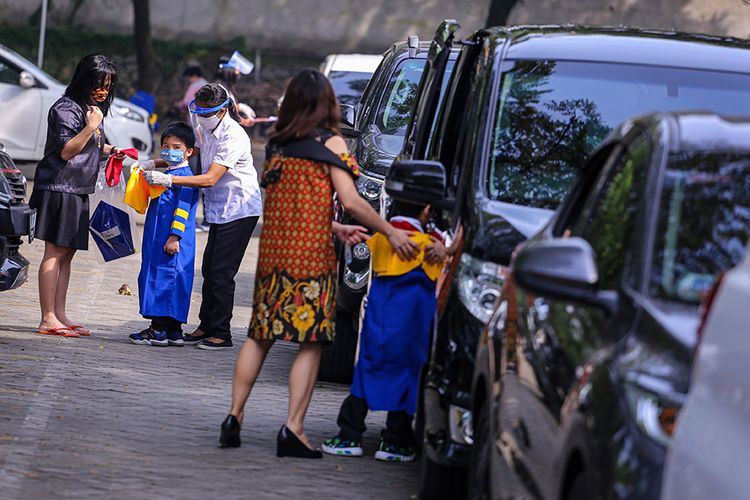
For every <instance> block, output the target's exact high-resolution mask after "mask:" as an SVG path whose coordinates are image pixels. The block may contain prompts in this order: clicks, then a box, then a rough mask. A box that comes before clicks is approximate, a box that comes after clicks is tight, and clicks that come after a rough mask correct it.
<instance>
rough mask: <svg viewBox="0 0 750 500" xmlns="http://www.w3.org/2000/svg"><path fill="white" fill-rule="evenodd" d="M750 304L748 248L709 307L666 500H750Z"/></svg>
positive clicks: (670, 459)
mask: <svg viewBox="0 0 750 500" xmlns="http://www.w3.org/2000/svg"><path fill="white" fill-rule="evenodd" d="M748 304H750V248H748V250H747V251H746V254H745V258H744V260H743V261H742V262H741V263H740V264H739V265H738V266H737V267H735V268H734V269H732V270H731V271H729V272H727V273H726V274H725V275H724V277H723V279H721V280H720V282H719V283H718V284H717V285H716V287H714V291H713V292H712V294H711V296H710V298H709V300H708V301H707V302H706V304H705V306H704V307H705V311H704V318H703V323H702V324H701V327H700V329H699V347H698V351H697V360H696V363H695V365H694V367H693V375H692V386H691V389H690V393H689V395H688V398H687V402H686V404H685V405H684V406H683V407H682V411H681V412H680V416H679V419H678V421H677V426H676V428H677V430H676V432H675V434H674V436H673V439H672V443H671V445H670V447H669V452H668V454H667V464H666V468H665V474H664V480H663V482H662V498H663V499H665V500H677V499H680V500H683V499H696V500H698V499H701V500H702V499H705V498H722V499H733V498H747V497H748V491H750V478H748V475H747V473H748V462H747V456H748V452H749V450H750V431H749V430H748V422H750V377H748V360H750V336H749V335H748V329H747V328H748V326H747V324H746V323H745V321H748V312H747V309H745V308H746V307H747V306H748ZM742 457H745V458H742Z"/></svg>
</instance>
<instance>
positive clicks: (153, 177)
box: [143, 170, 172, 188]
mask: <svg viewBox="0 0 750 500" xmlns="http://www.w3.org/2000/svg"><path fill="white" fill-rule="evenodd" d="M143 178H144V179H146V182H148V183H149V184H151V185H152V186H163V187H165V188H170V187H172V176H171V175H170V174H164V173H162V172H159V171H158V170H149V171H147V172H143Z"/></svg>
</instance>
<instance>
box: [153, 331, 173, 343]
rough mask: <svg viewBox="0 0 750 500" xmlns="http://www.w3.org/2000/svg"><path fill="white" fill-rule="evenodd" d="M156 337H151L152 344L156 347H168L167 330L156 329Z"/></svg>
mask: <svg viewBox="0 0 750 500" xmlns="http://www.w3.org/2000/svg"><path fill="white" fill-rule="evenodd" d="M153 332H154V337H153V338H152V339H151V341H150V342H151V345H152V346H156V347H167V346H168V345H169V339H168V338H167V332H166V331H162V332H160V331H158V330H154V331H153Z"/></svg>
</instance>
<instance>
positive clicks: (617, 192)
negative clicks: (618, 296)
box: [574, 134, 650, 290]
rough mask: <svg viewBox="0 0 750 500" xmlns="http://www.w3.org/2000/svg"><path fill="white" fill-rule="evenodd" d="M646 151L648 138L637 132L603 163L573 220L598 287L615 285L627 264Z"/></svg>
mask: <svg viewBox="0 0 750 500" xmlns="http://www.w3.org/2000/svg"><path fill="white" fill-rule="evenodd" d="M649 151H650V147H649V143H648V140H647V139H646V137H645V136H644V135H642V134H641V135H640V136H639V137H638V138H637V139H636V140H634V141H632V142H631V143H630V145H629V147H628V149H627V150H626V151H624V152H623V153H622V154H620V155H619V157H618V158H617V159H616V160H615V161H612V162H610V163H609V165H605V168H604V170H603V171H602V173H601V174H600V176H599V178H598V179H597V181H596V183H595V184H594V187H593V188H592V190H591V191H590V194H589V196H588V198H587V200H586V202H585V203H584V205H583V209H582V211H581V216H580V217H579V218H578V219H577V220H576V225H575V230H574V234H576V235H577V236H581V237H582V238H584V239H585V240H586V241H588V243H589V244H590V245H591V248H592V249H593V250H594V254H595V257H596V264H597V268H598V272H599V282H598V286H599V287H600V288H602V289H607V290H612V289H615V288H617V286H618V285H619V282H620V278H621V276H622V272H623V269H624V268H625V266H626V265H627V262H628V255H627V254H628V245H629V243H630V240H631V234H632V232H633V228H634V226H635V221H636V214H637V212H638V205H639V203H640V201H641V198H642V193H643V190H644V182H645V178H646V172H647V169H648V160H649V154H650V153H649Z"/></svg>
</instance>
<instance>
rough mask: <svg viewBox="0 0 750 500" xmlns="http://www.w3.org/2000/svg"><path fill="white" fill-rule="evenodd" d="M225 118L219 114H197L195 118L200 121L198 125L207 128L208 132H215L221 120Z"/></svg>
mask: <svg viewBox="0 0 750 500" xmlns="http://www.w3.org/2000/svg"><path fill="white" fill-rule="evenodd" d="M222 118H224V117H223V116H221V117H219V116H218V115H214V116H196V117H195V119H196V121H197V122H198V125H200V126H201V127H203V130H207V131H208V132H213V130H214V129H215V128H216V127H217V126H218V125H219V123H220V122H221V119H222Z"/></svg>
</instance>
